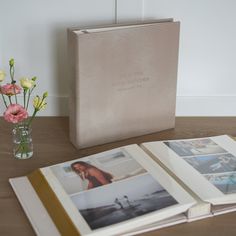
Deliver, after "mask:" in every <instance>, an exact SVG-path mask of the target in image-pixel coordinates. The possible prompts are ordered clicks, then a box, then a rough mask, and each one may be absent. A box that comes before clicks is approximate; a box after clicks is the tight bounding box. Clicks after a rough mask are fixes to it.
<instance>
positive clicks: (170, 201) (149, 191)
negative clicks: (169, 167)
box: [71, 174, 178, 230]
mask: <svg viewBox="0 0 236 236" xmlns="http://www.w3.org/2000/svg"><path fill="white" fill-rule="evenodd" d="M71 199H72V201H73V202H74V204H75V205H76V207H77V209H78V210H79V212H80V213H81V215H82V216H83V217H84V219H85V220H86V222H87V223H88V225H89V226H90V228H91V229H93V230H94V229H98V228H101V227H105V226H110V225H112V224H116V223H119V222H122V221H125V220H129V219H133V218H135V217H138V216H141V215H144V214H148V213H150V212H153V211H157V210H160V209H163V208H166V207H169V206H172V205H175V204H177V203H178V202H177V201H176V200H175V199H174V198H173V197H172V196H171V195H170V194H169V193H168V192H167V191H166V190H165V189H164V188H163V187H162V186H161V185H160V184H159V183H158V182H157V181H156V180H155V179H154V178H153V177H152V176H151V175H149V174H144V175H140V176H136V177H133V178H129V179H126V180H123V181H119V182H117V183H113V184H110V185H107V186H102V187H99V188H96V189H93V190H90V191H85V192H81V193H79V194H75V195H72V196H71Z"/></svg>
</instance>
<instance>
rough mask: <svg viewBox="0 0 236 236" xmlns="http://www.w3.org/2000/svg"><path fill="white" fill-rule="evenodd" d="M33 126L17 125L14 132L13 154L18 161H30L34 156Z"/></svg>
mask: <svg viewBox="0 0 236 236" xmlns="http://www.w3.org/2000/svg"><path fill="white" fill-rule="evenodd" d="M31 132H32V129H31V126H28V125H27V124H25V123H20V124H16V125H15V126H14V128H13V130H12V135H13V154H14V156H15V157H16V158H17V159H28V158H31V157H32V156H33V142H32V137H31Z"/></svg>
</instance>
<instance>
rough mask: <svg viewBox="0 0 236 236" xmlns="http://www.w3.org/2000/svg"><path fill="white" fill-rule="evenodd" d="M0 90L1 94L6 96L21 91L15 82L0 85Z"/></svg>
mask: <svg viewBox="0 0 236 236" xmlns="http://www.w3.org/2000/svg"><path fill="white" fill-rule="evenodd" d="M0 91H1V93H2V94H5V95H7V96H12V95H15V94H18V93H20V92H21V87H20V86H18V85H17V84H5V85H3V86H1V87H0Z"/></svg>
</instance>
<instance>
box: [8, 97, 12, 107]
mask: <svg viewBox="0 0 236 236" xmlns="http://www.w3.org/2000/svg"><path fill="white" fill-rule="evenodd" d="M8 99H9V102H10V104H11V105H12V102H11V96H8Z"/></svg>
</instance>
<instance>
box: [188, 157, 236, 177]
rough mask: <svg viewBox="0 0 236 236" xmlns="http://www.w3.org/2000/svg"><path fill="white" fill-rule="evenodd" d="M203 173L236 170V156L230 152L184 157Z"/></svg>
mask: <svg viewBox="0 0 236 236" xmlns="http://www.w3.org/2000/svg"><path fill="white" fill-rule="evenodd" d="M184 160H185V161H186V162H188V163H189V164H190V165H191V166H193V167H194V168H195V169H196V170H197V171H199V172H200V173H201V174H210V173H225V172H232V171H235V170H236V157H235V156H233V155H232V154H230V153H226V154H217V155H208V156H196V157H186V158H184Z"/></svg>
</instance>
